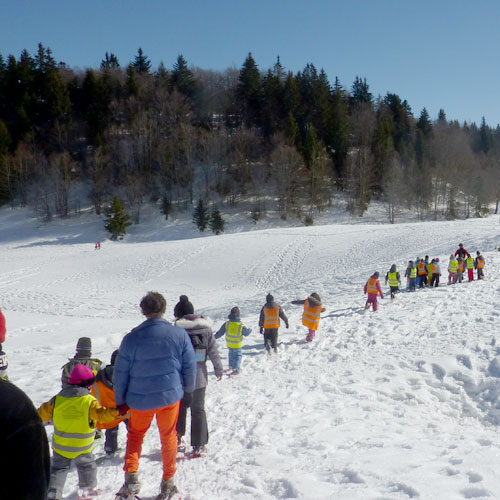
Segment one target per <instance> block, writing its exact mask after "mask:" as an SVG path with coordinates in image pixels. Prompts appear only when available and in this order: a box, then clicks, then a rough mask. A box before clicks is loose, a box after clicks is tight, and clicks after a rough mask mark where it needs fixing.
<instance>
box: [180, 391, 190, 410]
mask: <svg viewBox="0 0 500 500" xmlns="http://www.w3.org/2000/svg"><path fill="white" fill-rule="evenodd" d="M192 402H193V393H192V392H185V393H184V397H183V398H182V399H181V403H182V405H183V406H185V407H186V408H189V407H190V406H191V403H192Z"/></svg>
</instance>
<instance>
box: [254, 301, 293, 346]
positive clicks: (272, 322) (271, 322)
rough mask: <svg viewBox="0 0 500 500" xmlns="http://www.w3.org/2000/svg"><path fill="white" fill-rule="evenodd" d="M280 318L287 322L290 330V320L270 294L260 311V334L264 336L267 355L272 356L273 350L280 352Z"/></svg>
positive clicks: (286, 324)
mask: <svg viewBox="0 0 500 500" xmlns="http://www.w3.org/2000/svg"><path fill="white" fill-rule="evenodd" d="M280 318H281V319H282V320H283V321H284V322H285V326H286V327H287V328H288V326H289V325H288V318H287V316H286V314H285V312H284V311H283V309H281V306H280V305H278V304H276V303H275V302H274V297H273V296H272V295H271V294H270V293H268V294H267V296H266V303H265V304H264V307H262V309H261V311H260V317H259V327H260V333H263V334H264V345H265V347H266V351H267V354H271V349H272V350H273V351H274V352H275V353H277V352H278V329H279V327H280V324H281V323H280Z"/></svg>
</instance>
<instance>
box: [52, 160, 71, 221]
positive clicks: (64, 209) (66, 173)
mask: <svg viewBox="0 0 500 500" xmlns="http://www.w3.org/2000/svg"><path fill="white" fill-rule="evenodd" d="M48 170H49V172H50V174H49V175H50V177H51V178H52V179H53V180H54V204H55V210H56V212H57V214H58V215H59V216H61V217H67V216H68V215H69V197H70V188H71V185H72V184H73V182H74V179H75V177H76V174H77V164H76V162H75V161H74V160H73V159H72V158H71V156H70V154H69V153H68V152H67V151H64V152H62V153H54V154H52V155H51V156H50V158H49V160H48Z"/></svg>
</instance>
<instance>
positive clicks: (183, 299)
mask: <svg viewBox="0 0 500 500" xmlns="http://www.w3.org/2000/svg"><path fill="white" fill-rule="evenodd" d="M188 314H194V307H193V304H191V302H189V299H188V296H187V295H181V296H180V297H179V302H177V304H175V307H174V316H175V317H176V318H182V317H183V316H187V315H188Z"/></svg>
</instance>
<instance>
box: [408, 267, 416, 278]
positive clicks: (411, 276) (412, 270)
mask: <svg viewBox="0 0 500 500" xmlns="http://www.w3.org/2000/svg"><path fill="white" fill-rule="evenodd" d="M416 277H417V268H416V267H415V266H413V267H412V268H411V271H410V278H416Z"/></svg>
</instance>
